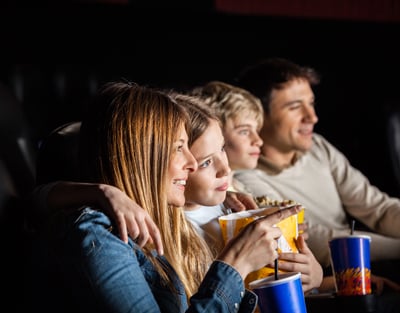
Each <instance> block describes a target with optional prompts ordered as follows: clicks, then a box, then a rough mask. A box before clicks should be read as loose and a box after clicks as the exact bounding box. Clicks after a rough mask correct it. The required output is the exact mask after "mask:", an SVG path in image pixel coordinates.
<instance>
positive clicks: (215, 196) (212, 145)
mask: <svg viewBox="0 0 400 313" xmlns="http://www.w3.org/2000/svg"><path fill="white" fill-rule="evenodd" d="M224 144H225V141H224V137H223V135H222V131H221V127H220V126H219V124H218V122H217V121H215V120H212V121H211V123H210V126H209V127H208V128H207V130H206V131H205V132H204V133H203V134H202V135H201V136H200V137H199V138H198V139H197V140H196V141H195V142H194V143H193V145H192V146H191V148H190V151H191V152H192V154H193V156H194V157H195V159H196V161H197V164H198V169H197V171H195V172H191V173H190V175H189V180H188V181H187V184H186V191H185V197H186V203H185V209H187V210H190V209H194V208H195V207H196V206H198V205H204V206H213V205H217V204H220V203H222V202H223V201H224V200H225V196H226V190H227V189H228V187H229V177H228V175H229V173H230V171H231V170H230V168H229V164H228V158H227V156H226V153H225V149H224Z"/></svg>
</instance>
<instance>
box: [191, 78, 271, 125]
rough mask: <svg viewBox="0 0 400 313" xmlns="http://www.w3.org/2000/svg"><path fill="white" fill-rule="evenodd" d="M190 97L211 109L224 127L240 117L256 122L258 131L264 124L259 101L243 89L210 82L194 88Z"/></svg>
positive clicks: (218, 82) (219, 82)
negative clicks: (201, 101)
mask: <svg viewBox="0 0 400 313" xmlns="http://www.w3.org/2000/svg"><path fill="white" fill-rule="evenodd" d="M190 94H191V95H195V96H198V97H200V98H201V99H202V100H203V102H204V103H205V104H206V105H208V106H209V107H211V108H212V109H213V111H214V113H215V114H216V115H217V116H218V118H219V119H220V120H221V123H222V126H223V127H224V126H225V124H226V121H227V120H228V119H229V118H230V119H233V120H235V119H237V118H238V117H240V116H249V117H252V118H254V119H255V120H256V121H257V125H258V127H257V129H258V130H260V129H261V127H262V125H263V123H264V112H263V108H262V105H261V101H260V99H258V98H257V97H255V96H254V95H253V94H251V93H250V92H248V91H247V90H245V89H242V88H239V87H236V86H233V85H230V84H228V83H224V82H221V81H211V82H208V83H207V84H205V85H203V86H199V87H195V88H194V89H193V90H192V91H191V92H190Z"/></svg>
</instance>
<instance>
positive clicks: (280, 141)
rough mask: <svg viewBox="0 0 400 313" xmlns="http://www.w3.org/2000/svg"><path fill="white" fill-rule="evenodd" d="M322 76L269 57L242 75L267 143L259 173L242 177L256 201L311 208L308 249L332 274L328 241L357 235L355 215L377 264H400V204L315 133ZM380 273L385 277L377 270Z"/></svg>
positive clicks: (241, 81)
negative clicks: (316, 89)
mask: <svg viewBox="0 0 400 313" xmlns="http://www.w3.org/2000/svg"><path fill="white" fill-rule="evenodd" d="M318 83H319V77H318V75H317V73H316V72H315V71H314V70H313V69H312V68H308V67H301V66H299V65H297V64H294V63H292V62H290V61H288V60H285V59H268V60H265V61H263V62H262V63H260V64H257V65H255V66H253V67H248V68H247V69H245V70H244V71H242V73H240V75H239V77H238V79H237V85H239V86H240V87H243V88H245V89H247V90H249V91H250V92H252V93H253V94H254V95H256V96H257V97H259V98H260V99H261V100H262V104H263V108H264V115H265V116H264V126H263V128H262V129H261V132H260V136H261V138H262V139H263V141H264V145H263V146H262V148H261V154H262V156H261V157H260V159H259V162H258V170H257V171H237V172H236V173H235V177H236V178H237V179H239V180H240V181H241V182H242V183H244V184H245V185H246V188H247V189H248V191H249V192H251V193H252V194H253V195H255V196H261V195H265V194H266V190H271V188H272V189H273V190H274V194H272V195H268V194H267V196H271V197H272V198H276V197H280V198H282V199H292V200H295V201H297V202H300V203H301V204H302V205H304V207H305V208H306V215H305V218H306V222H307V223H308V225H309V229H308V232H309V239H308V245H309V247H310V248H311V250H312V252H313V253H314V255H315V256H316V258H317V259H318V261H319V262H320V263H321V264H322V265H323V266H324V267H326V268H328V269H329V265H330V263H329V248H328V241H329V240H330V239H331V238H332V237H335V236H341V235H347V234H350V225H349V220H348V217H349V216H352V217H354V218H356V219H357V220H358V221H360V222H362V223H363V224H365V225H366V226H367V227H368V228H369V229H370V231H369V230H368V231H356V232H355V233H356V234H358V233H360V234H367V235H369V236H371V238H372V240H371V261H372V262H375V261H385V262H389V263H390V264H395V266H397V265H400V261H399V260H400V199H398V198H393V197H389V196H388V195H387V194H386V193H384V192H382V191H380V190H379V189H378V188H376V187H375V186H373V185H371V184H370V183H369V181H368V179H367V178H366V177H365V176H364V175H363V174H362V173H361V172H360V171H359V170H357V169H355V168H354V167H352V166H351V164H350V163H349V161H348V160H347V158H346V157H345V156H344V155H343V154H342V153H341V152H340V151H339V150H338V149H336V148H335V147H334V146H333V145H332V144H330V143H329V142H328V141H327V140H326V139H325V138H324V137H322V136H321V135H319V134H316V133H314V132H313V129H314V125H315V124H316V123H317V121H318V117H317V115H316V112H315V109H314V101H315V99H314V93H313V90H312V86H314V85H315V84H318ZM398 273H400V271H399V270H398V269H397V270H396V272H395V273H393V274H394V275H397V277H394V276H392V275H391V278H395V280H397V281H399V277H398V276H399V274H398ZM377 274H378V273H377Z"/></svg>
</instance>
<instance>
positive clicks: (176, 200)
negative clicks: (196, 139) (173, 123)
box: [167, 125, 197, 206]
mask: <svg viewBox="0 0 400 313" xmlns="http://www.w3.org/2000/svg"><path fill="white" fill-rule="evenodd" d="M196 169H197V162H196V160H195V158H194V156H193V155H192V153H191V152H190V150H189V147H188V135H187V133H186V130H185V128H184V126H183V125H182V126H181V127H180V130H179V131H178V136H177V140H176V141H175V142H174V147H173V154H172V157H171V162H170V164H169V167H168V175H167V181H168V182H169V184H168V186H169V188H168V190H167V200H168V204H170V205H174V206H183V205H184V204H185V186H186V183H187V179H188V176H189V173H191V172H194V171H196Z"/></svg>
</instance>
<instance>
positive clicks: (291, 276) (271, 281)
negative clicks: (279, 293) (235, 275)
mask: <svg viewBox="0 0 400 313" xmlns="http://www.w3.org/2000/svg"><path fill="white" fill-rule="evenodd" d="M300 277H301V273H300V272H288V273H279V277H278V280H276V279H275V277H274V275H270V276H268V277H265V278H261V279H257V280H254V281H252V282H250V283H249V288H250V289H257V288H264V287H268V286H276V285H280V284H283V283H285V282H288V281H291V280H295V279H297V278H300Z"/></svg>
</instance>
